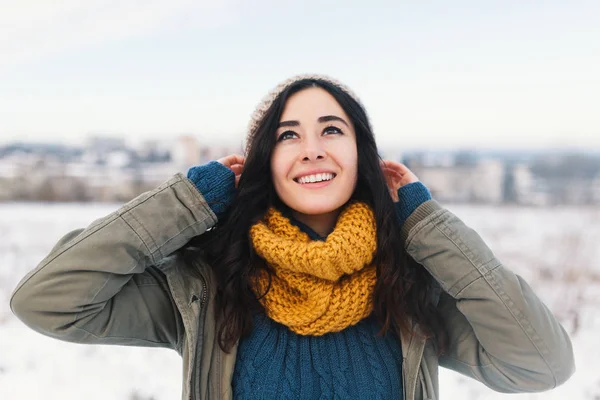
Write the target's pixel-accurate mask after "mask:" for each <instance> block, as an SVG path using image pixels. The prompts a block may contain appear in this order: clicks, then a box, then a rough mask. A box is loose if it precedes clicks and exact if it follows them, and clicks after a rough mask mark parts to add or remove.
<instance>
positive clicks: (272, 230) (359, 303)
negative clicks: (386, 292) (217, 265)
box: [250, 202, 377, 336]
mask: <svg viewBox="0 0 600 400" xmlns="http://www.w3.org/2000/svg"><path fill="white" fill-rule="evenodd" d="M375 225H376V224H375V216H374V215H373V211H372V210H371V208H370V207H369V206H368V205H367V204H365V203H360V202H353V203H350V204H349V205H348V206H347V207H346V208H345V209H344V210H342V212H341V213H340V215H339V217H338V220H337V223H336V225H335V228H334V230H333V232H332V233H331V234H329V236H328V237H327V239H326V240H325V241H324V242H323V241H318V240H315V241H313V240H311V239H310V238H309V236H308V235H307V234H306V233H304V232H302V231H301V230H300V229H299V228H298V227H297V226H295V225H293V224H292V223H291V222H290V220H289V219H288V218H286V217H284V216H283V215H282V214H281V212H279V211H277V210H276V209H274V208H271V209H270V210H269V211H268V212H267V214H266V215H265V218H264V219H263V221H261V222H258V223H256V224H255V225H253V226H252V227H251V228H250V239H251V241H252V244H253V246H254V249H255V250H256V252H257V254H258V255H259V256H260V257H262V258H263V259H264V260H265V261H266V262H267V263H268V264H269V265H270V266H271V267H272V268H273V270H274V274H273V278H272V283H271V288H270V289H269V291H268V292H267V294H266V295H265V296H264V297H262V298H261V302H262V304H263V306H264V307H265V309H266V311H267V314H268V315H269V317H270V318H272V319H274V320H275V321H277V322H279V323H281V324H284V325H286V326H287V327H289V328H290V329H291V330H292V331H294V332H296V333H298V334H301V335H314V336H319V335H323V334H325V333H328V332H338V331H341V330H343V329H344V328H346V327H348V326H351V325H354V324H356V323H357V322H359V321H360V320H361V319H363V318H365V317H367V316H368V315H369V314H370V313H371V311H372V309H373V298H372V297H373V296H372V293H373V288H374V287H375V280H376V271H375V266H374V265H370V263H371V261H372V260H373V254H374V252H375V249H376V247H377V235H376V226H375ZM267 285H268V276H267V274H266V273H262V274H260V275H259V277H258V279H256V280H255V281H254V283H253V286H254V287H253V290H254V292H255V293H256V294H257V295H259V294H262V293H264V290H265V289H266V288H267Z"/></svg>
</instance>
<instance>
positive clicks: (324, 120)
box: [317, 115, 350, 127]
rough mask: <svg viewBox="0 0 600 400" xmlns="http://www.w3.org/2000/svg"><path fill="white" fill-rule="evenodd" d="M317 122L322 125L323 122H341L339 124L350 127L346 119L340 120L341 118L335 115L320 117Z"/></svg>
mask: <svg viewBox="0 0 600 400" xmlns="http://www.w3.org/2000/svg"><path fill="white" fill-rule="evenodd" d="M317 121H319V122H321V123H322V122H329V121H339V122H341V123H342V124H344V125H346V126H347V127H350V126H349V125H348V123H347V122H346V121H344V119H343V118H340V117H338V116H335V115H325V116H323V117H319V119H318V120H317Z"/></svg>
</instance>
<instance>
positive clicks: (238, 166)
mask: <svg viewBox="0 0 600 400" xmlns="http://www.w3.org/2000/svg"><path fill="white" fill-rule="evenodd" d="M245 161H246V159H245V158H244V156H241V155H239V154H230V155H228V156H225V157H222V158H219V159H218V160H217V162H218V163H221V164H223V165H224V166H226V167H227V168H229V169H230V170H232V171H233V173H234V174H235V187H236V188H237V186H238V182H239V181H240V177H241V176H242V171H243V169H244V162H245Z"/></svg>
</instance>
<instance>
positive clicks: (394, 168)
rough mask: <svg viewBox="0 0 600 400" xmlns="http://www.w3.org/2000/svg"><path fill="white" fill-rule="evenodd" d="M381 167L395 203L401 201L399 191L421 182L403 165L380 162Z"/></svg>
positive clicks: (393, 162) (388, 161) (389, 161)
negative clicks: (410, 184) (403, 187)
mask: <svg viewBox="0 0 600 400" xmlns="http://www.w3.org/2000/svg"><path fill="white" fill-rule="evenodd" d="M380 165H381V170H382V171H383V175H384V176H385V180H386V182H387V185H388V190H389V191H390V196H392V200H394V202H397V201H399V198H398V189H400V188H401V187H402V186H404V185H408V184H409V183H413V182H418V181H419V178H417V176H416V175H415V174H414V173H413V172H412V171H411V170H410V169H408V167H407V166H406V165H404V164H402V163H399V162H395V161H391V160H383V161H381V162H380Z"/></svg>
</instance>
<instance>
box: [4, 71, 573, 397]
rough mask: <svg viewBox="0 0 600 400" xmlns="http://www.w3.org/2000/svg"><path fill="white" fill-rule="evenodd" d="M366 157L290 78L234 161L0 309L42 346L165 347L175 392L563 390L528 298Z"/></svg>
mask: <svg viewBox="0 0 600 400" xmlns="http://www.w3.org/2000/svg"><path fill="white" fill-rule="evenodd" d="M378 154H379V153H378V149H377V145H376V142H375V137H374V135H373V131H372V129H371V125H370V123H369V120H368V118H367V114H366V111H365V108H364V107H363V105H362V104H361V103H360V101H359V100H358V98H357V97H356V95H355V94H353V93H352V92H351V91H350V90H349V89H348V88H346V87H345V86H344V85H342V84H341V83H339V82H337V81H335V80H333V79H331V78H328V77H324V76H300V77H294V78H291V79H289V80H287V81H285V82H283V83H282V84H280V85H279V86H277V87H276V88H275V89H274V90H273V91H272V92H271V93H270V94H269V95H268V96H267V97H266V98H265V99H264V100H263V102H262V103H261V104H259V106H258V107H257V109H256V112H255V114H254V116H253V118H252V120H251V122H250V128H249V132H248V140H247V146H246V154H245V155H244V156H242V155H236V154H232V155H230V156H227V157H224V158H222V159H219V160H217V161H212V162H210V163H208V164H206V165H202V166H196V167H193V168H191V169H190V170H189V171H188V174H187V177H185V176H183V175H182V174H177V175H176V176H174V177H173V178H172V179H170V180H169V181H167V182H165V183H164V184H162V185H161V186H160V187H158V188H157V189H155V190H153V191H150V192H148V193H145V194H143V195H141V196H140V197H138V198H136V199H134V200H132V201H131V202H129V203H127V204H125V205H124V206H123V207H121V208H120V209H119V210H118V211H117V212H115V213H112V214H110V215H108V216H106V217H105V218H102V219H100V220H97V221H95V222H94V223H93V224H91V225H90V226H89V227H87V228H85V229H79V230H75V231H73V232H70V233H68V234H66V235H65V236H64V237H63V238H62V239H61V240H60V241H59V243H58V244H57V245H56V246H55V247H54V249H53V250H52V251H51V253H50V254H49V255H48V256H47V257H46V258H45V259H44V260H42V262H41V263H40V265H39V266H38V267H37V268H36V269H35V270H33V271H32V272H30V273H29V274H28V275H27V276H26V277H25V278H24V279H23V280H22V281H21V283H19V285H18V286H17V288H16V289H15V291H14V293H13V296H12V298H11V307H12V309H13V311H14V312H15V314H16V315H17V316H19V318H21V319H22V320H23V321H24V322H25V323H26V324H28V325H29V326H31V327H32V328H33V329H35V330H37V331H39V332H41V333H43V334H46V335H49V336H52V337H55V338H58V339H61V340H67V341H73V342H78V343H101V344H120V345H135V346H160V347H168V348H172V349H174V350H176V351H177V352H178V353H179V354H181V355H182V358H183V367H184V381H183V398H184V399H221V398H223V399H230V398H236V399H254V398H262V399H280V398H301V399H318V398H341V399H367V398H369V399H370V398H376V399H408V400H413V399H437V398H438V397H439V388H438V375H437V374H438V366H439V365H441V366H444V367H447V368H450V369H453V370H455V371H458V372H460V373H463V374H465V375H467V376H469V377H471V378H474V379H477V380H479V381H481V382H482V383H484V384H485V385H487V386H488V387H490V388H492V389H494V390H497V391H500V392H534V391H543V390H548V389H551V388H553V387H555V386H557V385H559V384H561V383H562V382H564V381H565V380H566V379H568V378H569V376H571V374H572V373H573V371H574V362H573V352H572V348H571V342H570V340H569V337H568V335H567V333H566V332H565V330H564V329H563V327H562V326H561V325H560V324H559V322H558V321H557V320H556V318H555V317H554V316H553V315H552V314H551V313H550V311H549V310H548V309H547V308H546V307H545V305H544V304H543V303H542V302H541V301H540V300H539V298H538V297H537V296H536V295H535V293H534V292H533V291H532V290H531V288H530V287H529V285H527V283H526V282H525V281H524V280H523V279H522V278H521V277H519V276H517V275H515V274H514V273H513V272H511V271H510V270H509V269H508V268H506V267H505V266H504V265H503V264H502V263H501V262H500V261H499V260H498V259H497V258H496V257H495V256H494V254H493V253H492V251H491V250H490V249H489V247H488V246H487V245H486V244H485V243H484V242H483V240H482V239H481V237H480V236H479V235H478V234H477V233H476V232H474V231H473V230H472V229H470V228H469V227H467V226H466V225H465V224H464V223H463V222H462V221H461V220H460V219H459V218H458V217H457V216H455V215H454V214H452V213H451V212H450V211H448V210H447V209H445V208H443V207H442V206H441V205H440V204H438V203H437V202H436V201H435V200H433V199H432V198H431V194H430V192H429V191H428V189H427V188H426V187H425V186H424V185H423V184H422V183H421V182H419V180H418V178H417V177H416V176H415V175H414V174H413V173H412V172H411V171H410V170H409V169H408V168H406V167H405V166H404V165H402V164H400V163H398V162H395V161H393V160H381V159H380V158H379V156H378Z"/></svg>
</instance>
